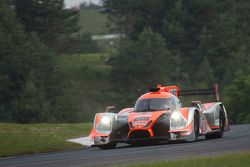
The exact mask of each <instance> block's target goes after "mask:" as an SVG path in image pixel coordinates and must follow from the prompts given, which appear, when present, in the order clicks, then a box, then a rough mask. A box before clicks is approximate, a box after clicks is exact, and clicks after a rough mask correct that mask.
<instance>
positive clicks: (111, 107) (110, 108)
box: [106, 106, 116, 112]
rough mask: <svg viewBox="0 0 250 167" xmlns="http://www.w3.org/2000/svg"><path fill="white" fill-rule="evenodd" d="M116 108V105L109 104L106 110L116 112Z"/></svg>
mask: <svg viewBox="0 0 250 167" xmlns="http://www.w3.org/2000/svg"><path fill="white" fill-rule="evenodd" d="M115 108H116V106H108V107H107V108H106V112H114V109H115Z"/></svg>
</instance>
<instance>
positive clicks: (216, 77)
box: [103, 0, 250, 123]
mask: <svg viewBox="0 0 250 167" xmlns="http://www.w3.org/2000/svg"><path fill="white" fill-rule="evenodd" d="M103 5H104V9H105V12H106V14H107V15H108V16H109V19H110V20H111V21H112V22H113V23H114V24H115V25H116V26H115V29H114V30H116V31H117V32H120V33H121V32H122V33H124V34H126V35H127V38H125V39H124V40H123V41H122V42H121V44H120V47H119V48H118V52H117V53H115V54H114V55H113V58H112V59H111V60H110V64H111V65H112V67H113V68H112V71H111V75H110V79H111V81H112V82H111V83H112V85H113V90H115V93H113V94H112V95H113V98H114V99H116V100H117V101H118V103H119V105H120V106H126V105H128V106H129V105H130V106H131V105H133V103H134V100H135V97H134V94H135V92H136V90H137V89H139V88H144V89H146V88H148V87H151V86H153V85H156V84H157V83H162V84H167V85H171V84H176V85H179V86H180V87H181V88H182V89H187V88H189V89H190V88H204V87H205V88H206V87H213V84H214V83H219V84H220V88H221V93H222V95H223V99H225V104H226V107H227V108H228V110H229V113H230V120H231V121H232V122H233V123H240V122H249V121H250V119H249V116H250V105H249V104H248V101H249V94H250V92H249V81H250V80H249V72H250V62H249V61H250V56H249V53H250V47H249V46H250V29H249V24H250V18H249V16H250V3H249V1H247V0H240V1H235V0H212V1H211V0H202V1H200V0H193V1H185V0H154V1H152V0H137V1H134V0H121V1H116V0H103Z"/></svg>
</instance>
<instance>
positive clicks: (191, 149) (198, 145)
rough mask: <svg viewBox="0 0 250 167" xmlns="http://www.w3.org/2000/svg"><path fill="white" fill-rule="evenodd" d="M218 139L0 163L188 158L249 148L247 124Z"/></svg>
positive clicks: (70, 166)
mask: <svg viewBox="0 0 250 167" xmlns="http://www.w3.org/2000/svg"><path fill="white" fill-rule="evenodd" d="M230 128H231V130H230V131H229V132H226V133H225V135H224V137H223V138H221V139H212V140H205V139H204V138H203V137H201V139H200V140H199V141H196V142H190V143H176V144H168V143H165V144H161V145H153V146H141V147H131V146H129V145H118V148H116V149H113V150H100V149H99V148H83V149H81V150H76V151H68V152H57V153H48V154H37V155H30V156H20V157H10V158H1V159H0V167H83V166H87V167H89V166H113V165H115V166H119V165H122V164H131V163H147V162H152V161H163V160H176V159H189V158H194V157H198V156H217V155H221V154H225V153H232V152H238V151H250V125H237V126H231V127H230Z"/></svg>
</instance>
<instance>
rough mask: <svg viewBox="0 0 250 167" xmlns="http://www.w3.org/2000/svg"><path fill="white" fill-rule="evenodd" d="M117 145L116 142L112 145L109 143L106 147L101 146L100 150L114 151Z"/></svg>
mask: <svg viewBox="0 0 250 167" xmlns="http://www.w3.org/2000/svg"><path fill="white" fill-rule="evenodd" d="M116 145H117V143H115V142H111V143H108V144H105V145H99V146H98V147H99V148H100V149H114V148H115V147H116Z"/></svg>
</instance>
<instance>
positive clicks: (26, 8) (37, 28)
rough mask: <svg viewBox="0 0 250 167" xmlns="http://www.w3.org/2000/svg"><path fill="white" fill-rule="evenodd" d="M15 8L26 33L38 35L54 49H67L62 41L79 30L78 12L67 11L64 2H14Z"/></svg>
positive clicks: (16, 0) (45, 0)
mask: <svg viewBox="0 0 250 167" xmlns="http://www.w3.org/2000/svg"><path fill="white" fill-rule="evenodd" d="M14 6H15V12H16V15H17V17H18V19H19V20H20V22H21V23H22V24H23V25H24V28H25V32H28V33H29V32H35V33H37V35H38V37H39V38H40V40H41V41H42V42H43V43H45V44H46V46H48V47H50V48H52V49H56V50H57V49H58V47H59V46H61V47H66V46H67V45H66V46H64V45H63V46H62V43H61V41H63V39H65V38H66V39H68V38H69V37H70V36H71V35H72V34H73V33H76V32H78V30H79V27H78V18H79V15H78V11H77V10H73V9H65V8H64V0H39V1H38V0H22V1H19V0H14ZM64 41H65V40H64Z"/></svg>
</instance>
